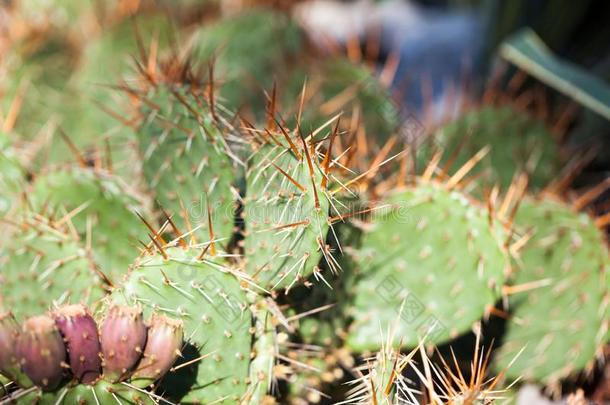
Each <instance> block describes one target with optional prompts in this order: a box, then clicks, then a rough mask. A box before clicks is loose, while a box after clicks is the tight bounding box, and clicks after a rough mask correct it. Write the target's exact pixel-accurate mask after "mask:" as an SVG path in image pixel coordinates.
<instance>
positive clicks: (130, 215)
mask: <svg viewBox="0 0 610 405" xmlns="http://www.w3.org/2000/svg"><path fill="white" fill-rule="evenodd" d="M28 201H29V203H30V205H31V206H32V207H34V210H35V211H38V210H41V209H43V207H45V208H46V209H47V210H48V212H55V213H56V216H57V217H58V218H61V217H62V216H64V215H65V214H67V213H70V212H74V210H76V211H77V212H76V213H75V214H74V215H73V216H72V217H71V222H72V224H73V225H74V227H75V229H76V231H77V232H78V234H79V235H80V237H81V239H82V240H83V242H85V241H86V240H87V238H90V240H91V249H92V252H93V258H94V260H95V262H96V263H97V264H98V265H99V267H100V270H101V271H102V272H103V273H104V274H105V275H106V276H107V277H108V278H109V279H110V280H111V281H112V282H118V281H120V277H121V275H123V274H125V273H126V271H127V267H128V266H129V265H130V264H131V263H132V262H133V260H134V259H135V258H136V257H137V255H138V249H137V247H136V246H138V240H141V241H148V238H147V234H146V227H145V226H144V224H143V223H142V221H140V219H139V218H138V217H137V215H136V212H141V213H142V215H144V216H145V217H146V216H148V215H147V214H146V207H145V206H144V203H143V202H142V201H141V199H139V198H138V197H137V196H136V194H135V193H134V192H133V191H132V190H130V189H129V188H128V187H127V185H126V184H124V183H123V182H122V181H121V180H119V179H118V178H116V177H114V176H112V175H110V174H108V173H106V172H103V171H95V170H93V169H87V168H78V167H72V168H68V169H64V170H53V171H50V172H48V173H46V174H44V175H41V176H40V177H38V178H36V179H35V182H34V185H33V188H32V191H31V193H29V194H28ZM79 209H81V210H80V211H79ZM89 232H90V236H88V235H87V234H88V233H89Z"/></svg>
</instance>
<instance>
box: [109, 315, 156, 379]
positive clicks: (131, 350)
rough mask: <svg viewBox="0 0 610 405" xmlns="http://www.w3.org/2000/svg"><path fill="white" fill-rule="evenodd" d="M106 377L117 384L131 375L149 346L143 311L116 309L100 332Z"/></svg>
mask: <svg viewBox="0 0 610 405" xmlns="http://www.w3.org/2000/svg"><path fill="white" fill-rule="evenodd" d="M100 338H101V339H100V341H101V343H102V356H103V367H104V378H106V379H108V380H109V381H111V382H117V381H120V380H121V379H123V378H125V377H127V376H128V373H129V371H131V370H132V369H133V367H134V366H135V365H136V364H137V362H138V360H140V357H142V351H143V350H144V346H145V344H146V325H144V321H143V319H142V310H141V309H140V308H130V307H124V306H118V305H117V306H113V307H111V308H110V310H109V311H108V314H107V315H106V318H105V319H104V322H103V323H102V327H101V329H100Z"/></svg>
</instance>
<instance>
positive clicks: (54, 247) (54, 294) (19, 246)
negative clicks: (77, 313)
mask: <svg viewBox="0 0 610 405" xmlns="http://www.w3.org/2000/svg"><path fill="white" fill-rule="evenodd" d="M20 225H21V229H20V232H19V233H17V234H16V235H15V236H14V237H13V240H11V243H10V245H9V246H8V247H7V248H6V249H5V250H4V251H3V252H2V256H0V305H1V306H3V307H5V308H9V309H10V310H11V311H12V312H13V313H14V314H15V317H16V318H17V319H18V320H21V319H23V318H24V317H27V316H31V315H37V314H40V313H44V312H46V311H47V310H49V309H50V308H51V306H52V305H53V304H58V305H59V304H65V303H93V302H95V301H96V300H97V299H99V298H101V297H102V296H103V294H104V291H105V287H106V283H105V280H104V278H103V276H102V275H101V274H100V273H99V272H98V271H97V269H96V267H95V264H94V263H93V262H92V260H91V258H90V257H89V255H88V254H87V252H86V251H85V250H84V249H83V248H82V246H81V243H80V241H79V240H77V239H76V238H75V237H74V235H73V234H71V230H70V229H69V228H68V227H67V226H66V225H65V224H64V226H62V227H59V226H57V225H56V224H53V223H51V222H47V221H45V220H44V219H43V218H40V217H33V216H32V217H28V218H27V219H25V220H24V221H23V222H22V223H21V224H20Z"/></svg>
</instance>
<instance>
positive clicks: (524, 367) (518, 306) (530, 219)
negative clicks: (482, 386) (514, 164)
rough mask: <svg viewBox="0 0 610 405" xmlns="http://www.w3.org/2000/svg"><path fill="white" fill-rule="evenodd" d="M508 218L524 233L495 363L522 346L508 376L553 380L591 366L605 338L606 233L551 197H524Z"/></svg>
mask: <svg viewBox="0 0 610 405" xmlns="http://www.w3.org/2000/svg"><path fill="white" fill-rule="evenodd" d="M515 223H516V224H517V226H519V227H521V228H522V231H523V232H530V233H531V235H530V236H531V238H530V239H529V241H528V243H527V244H525V246H524V247H523V249H522V250H521V251H520V254H519V257H518V259H517V262H516V266H515V267H516V270H515V273H514V279H513V280H511V282H512V283H513V284H514V287H513V288H514V289H516V292H515V293H514V294H513V295H511V296H510V299H509V308H510V310H511V321H510V322H509V323H508V330H507V332H506V335H505V337H504V342H503V344H502V346H501V347H500V351H499V353H498V354H497V365H496V367H497V368H504V367H506V366H507V364H509V362H510V361H511V360H512V358H514V357H515V355H516V353H518V352H519V351H521V350H523V353H522V354H521V355H520V356H519V357H518V358H517V359H516V360H515V362H514V364H513V365H512V367H510V368H509V369H508V371H507V375H508V376H509V377H511V378H513V379H514V378H517V377H519V376H521V377H522V378H524V379H527V380H534V381H540V382H543V383H545V384H547V385H552V384H556V383H558V382H559V381H560V380H562V379H564V378H566V377H568V376H570V375H573V374H575V373H577V372H579V371H582V370H584V369H589V370H590V369H591V367H592V366H593V364H594V361H595V356H596V354H597V349H599V348H600V347H601V345H603V344H604V342H605V341H607V335H606V334H607V328H608V325H607V319H608V308H607V307H608V288H609V286H610V278H609V272H610V259H609V256H608V249H607V245H606V238H605V235H604V234H603V232H601V231H600V229H598V228H597V226H596V225H595V222H594V220H593V219H592V218H591V217H590V216H589V215H588V214H587V213H581V212H578V211H577V210H575V208H574V207H573V206H570V205H569V204H566V203H565V202H563V201H561V200H560V199H558V198H557V197H553V196H550V195H546V196H543V197H541V198H537V199H536V198H531V197H530V198H526V199H524V200H523V201H522V203H521V205H520V207H519V209H518V211H517V214H516V216H515ZM519 287H521V290H522V291H523V290H524V291H525V292H518V291H519Z"/></svg>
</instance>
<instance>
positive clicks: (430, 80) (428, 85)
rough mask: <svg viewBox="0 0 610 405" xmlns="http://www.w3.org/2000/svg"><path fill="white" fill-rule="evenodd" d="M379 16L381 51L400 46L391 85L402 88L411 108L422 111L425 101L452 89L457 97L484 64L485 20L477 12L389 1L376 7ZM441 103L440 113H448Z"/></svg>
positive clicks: (389, 52)
mask: <svg viewBox="0 0 610 405" xmlns="http://www.w3.org/2000/svg"><path fill="white" fill-rule="evenodd" d="M380 18H381V20H380V21H379V22H380V25H381V26H382V27H383V30H382V51H383V52H384V53H385V54H386V55H389V54H391V53H392V52H396V50H398V51H399V55H400V64H399V67H398V71H397V74H396V77H395V78H394V83H393V85H394V88H395V89H396V90H397V91H399V92H404V102H405V103H406V105H407V106H408V107H409V108H411V109H415V110H416V111H420V112H421V109H422V107H424V103H425V102H433V103H435V104H438V103H439V102H440V101H441V100H442V99H443V98H444V95H446V94H447V93H448V92H450V91H452V92H453V91H455V94H454V95H455V97H460V89H461V88H462V85H463V84H464V81H467V80H470V79H471V78H472V77H473V76H475V75H476V73H478V72H480V71H481V70H482V69H483V68H484V66H483V64H482V61H483V59H484V54H485V49H486V45H487V44H486V35H485V33H486V22H485V18H484V15H483V13H482V12H481V11H476V10H470V11H468V10H455V9H436V8H424V7H421V6H417V5H414V4H411V3H408V2H402V1H391V2H384V3H382V4H381V5H380ZM426 92H428V93H429V97H430V98H431V99H426V97H427V96H428V95H427V94H426ZM462 96H463V95H462ZM452 99H453V97H452ZM439 107H441V108H440V109H441V110H445V111H438V113H439V114H443V113H446V112H447V111H446V108H443V107H442V106H439ZM447 107H449V108H451V107H452V106H447Z"/></svg>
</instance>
